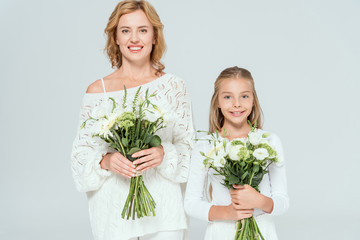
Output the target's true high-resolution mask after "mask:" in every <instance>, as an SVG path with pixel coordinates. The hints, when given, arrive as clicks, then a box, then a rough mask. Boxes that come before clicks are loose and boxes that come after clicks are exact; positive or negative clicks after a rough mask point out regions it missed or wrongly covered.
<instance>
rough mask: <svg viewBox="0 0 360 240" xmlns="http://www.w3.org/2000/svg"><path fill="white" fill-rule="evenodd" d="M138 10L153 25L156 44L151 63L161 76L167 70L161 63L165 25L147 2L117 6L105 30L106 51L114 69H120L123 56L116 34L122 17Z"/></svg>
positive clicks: (132, 0)
mask: <svg viewBox="0 0 360 240" xmlns="http://www.w3.org/2000/svg"><path fill="white" fill-rule="evenodd" d="M136 10H142V11H143V12H144V13H145V15H146V17H147V18H148V19H149V22H150V23H151V24H152V25H153V29H154V38H155V44H154V45H153V49H152V51H151V54H150V61H151V64H152V66H153V67H154V68H155V69H156V70H157V71H156V74H158V75H160V74H161V73H162V72H163V70H164V69H165V66H164V65H163V64H162V63H161V62H160V60H161V57H162V55H163V54H164V52H165V49H166V45H165V39H164V34H163V28H164V25H163V24H162V23H161V21H160V18H159V15H158V14H157V13H156V10H155V8H154V7H153V6H152V5H151V4H150V3H148V2H147V1H143V0H140V1H138V0H125V1H121V2H119V3H118V4H117V5H116V7H115V9H114V11H113V12H112V14H111V16H110V17H109V21H108V24H107V26H106V28H105V34H106V35H107V42H106V46H105V51H106V53H107V55H108V56H109V59H110V62H111V65H112V67H113V68H114V67H116V68H120V67H121V65H122V54H121V52H120V49H119V46H118V45H117V44H116V32H117V27H118V24H119V19H120V17H121V16H122V15H124V14H127V13H132V12H135V11H136Z"/></svg>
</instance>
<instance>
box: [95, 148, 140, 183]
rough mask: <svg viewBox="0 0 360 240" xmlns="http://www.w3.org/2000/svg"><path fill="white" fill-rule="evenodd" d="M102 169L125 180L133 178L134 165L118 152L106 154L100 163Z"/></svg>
mask: <svg viewBox="0 0 360 240" xmlns="http://www.w3.org/2000/svg"><path fill="white" fill-rule="evenodd" d="M100 166H101V168H102V169H106V170H110V171H112V172H114V173H117V174H120V175H123V176H124V177H127V178H132V177H135V173H136V169H135V165H134V164H133V163H132V162H130V161H129V160H128V159H127V158H126V157H124V156H123V155H121V154H120V153H119V152H115V153H108V154H106V155H105V156H104V157H103V159H102V160H101V162H100Z"/></svg>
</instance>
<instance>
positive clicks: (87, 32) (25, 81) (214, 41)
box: [0, 0, 360, 240]
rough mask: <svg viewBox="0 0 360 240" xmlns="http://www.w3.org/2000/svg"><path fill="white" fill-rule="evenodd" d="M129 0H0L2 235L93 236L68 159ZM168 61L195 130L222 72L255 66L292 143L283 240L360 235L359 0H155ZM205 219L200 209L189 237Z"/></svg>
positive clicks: (276, 122)
mask: <svg viewBox="0 0 360 240" xmlns="http://www.w3.org/2000/svg"><path fill="white" fill-rule="evenodd" d="M116 3H117V1H95V0H91V1H90V0H87V1H85V0H78V1H70V0H62V1H49V0H47V1H45V0H43V1H41V0H33V1H25V0H1V1H0V17H1V19H0V32H1V38H0V50H1V52H0V69H1V70H0V79H1V95H0V98H1V99H0V100H1V101H0V104H1V124H0V132H1V135H0V140H1V143H0V146H1V165H0V184H1V185H0V189H1V192H0V239H4V240H20V239H36V240H43V239H44V240H45V239H52V240H60V239H61V240H62V239H76V240H82V239H92V234H91V228H90V224H89V216H88V209H87V200H86V197H85V194H83V193H79V192H77V191H76V189H75V184H74V182H73V179H72V174H71V170H70V152H71V148H72V141H73V139H74V138H75V133H76V130H77V127H78V114H79V108H80V103H81V99H82V97H83V95H84V93H85V91H86V88H87V86H88V85H89V84H90V83H92V82H93V81H95V80H97V79H99V78H101V77H104V76H106V75H108V74H110V73H111V72H112V71H113V70H112V69H111V65H110V63H109V61H108V59H107V57H106V56H105V54H104V53H103V48H104V45H105V36H104V33H103V30H104V28H105V26H106V23H107V20H108V17H109V16H110V14H111V12H112V11H113V9H114V7H115V5H116ZM151 3H152V4H153V5H154V6H155V8H156V10H157V11H158V13H159V15H160V17H161V20H162V22H163V23H164V25H165V38H166V42H167V47H168V50H167V52H166V54H165V56H164V58H163V62H164V63H165V65H166V69H165V70H166V72H169V73H173V74H176V75H178V76H180V77H181V78H183V79H184V80H185V82H186V84H187V88H188V91H189V94H190V96H191V99H192V105H193V116H194V123H195V127H196V129H202V130H206V129H207V127H208V109H209V102H210V97H211V94H212V91H213V83H214V81H215V79H216V77H217V76H218V74H219V73H220V72H221V70H223V69H224V68H226V67H231V66H234V65H237V66H240V67H245V68H247V69H249V70H250V71H251V72H252V73H253V76H254V78H255V83H256V88H257V92H258V96H259V98H260V103H261V106H262V108H263V111H264V115H265V127H264V128H265V129H266V130H269V131H271V132H274V133H276V134H278V135H279V136H280V138H281V140H282V143H283V146H284V149H285V153H286V164H287V165H286V166H287V176H288V191H289V195H290V209H289V211H288V212H287V213H286V214H284V215H282V216H278V217H276V218H275V221H276V225H277V231H278V234H279V237H280V239H283V240H287V239H292V240H295V239H297V240H304V239H359V237H358V229H359V227H360V217H359V216H360V207H359V202H360V193H359V187H358V184H359V178H358V173H359V169H360V157H359V155H360V154H359V148H358V146H359V143H360V142H359V136H360V127H359V125H360V124H359V118H360V108H359V103H360V93H359V90H360V84H359V80H360V73H359V68H360V45H359V42H360V33H359V22H360V15H359V11H360V2H359V1H356V0H352V1H351V0H342V1H328V0H323V1H320V0H315V1H314V0H313V1H310V0H309V1H288V0H275V1H264V0H263V1H250V0H246V1H245V0H223V1H220V0H217V1H215V0H212V1H209V0H197V1H195V0H194V1H169V0H152V1H151ZM205 226H206V223H205V222H202V221H198V220H196V219H191V223H190V226H189V229H190V231H189V236H190V240H198V239H202V236H203V234H204V230H205Z"/></svg>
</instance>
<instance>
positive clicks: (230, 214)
mask: <svg viewBox="0 0 360 240" xmlns="http://www.w3.org/2000/svg"><path fill="white" fill-rule="evenodd" d="M253 212H254V209H237V208H235V206H234V204H233V203H232V204H230V205H228V206H227V208H226V218H225V219H224V220H235V221H238V220H241V219H245V218H250V217H251V216H252V215H253Z"/></svg>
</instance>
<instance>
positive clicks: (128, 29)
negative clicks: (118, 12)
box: [116, 10, 155, 63]
mask: <svg viewBox="0 0 360 240" xmlns="http://www.w3.org/2000/svg"><path fill="white" fill-rule="evenodd" d="M116 43H117V44H118V45H119V48H120V51H121V54H122V60H123V62H124V61H128V62H133V63H139V62H140V63H141V62H146V61H150V54H151V51H152V45H153V44H155V39H154V29H153V25H152V24H151V23H150V22H149V20H148V19H147V17H146V15H145V13H144V12H143V11H142V10H136V11H135V12H132V13H128V14H125V15H123V16H121V17H120V19H119V24H118V27H117V32H116Z"/></svg>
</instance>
